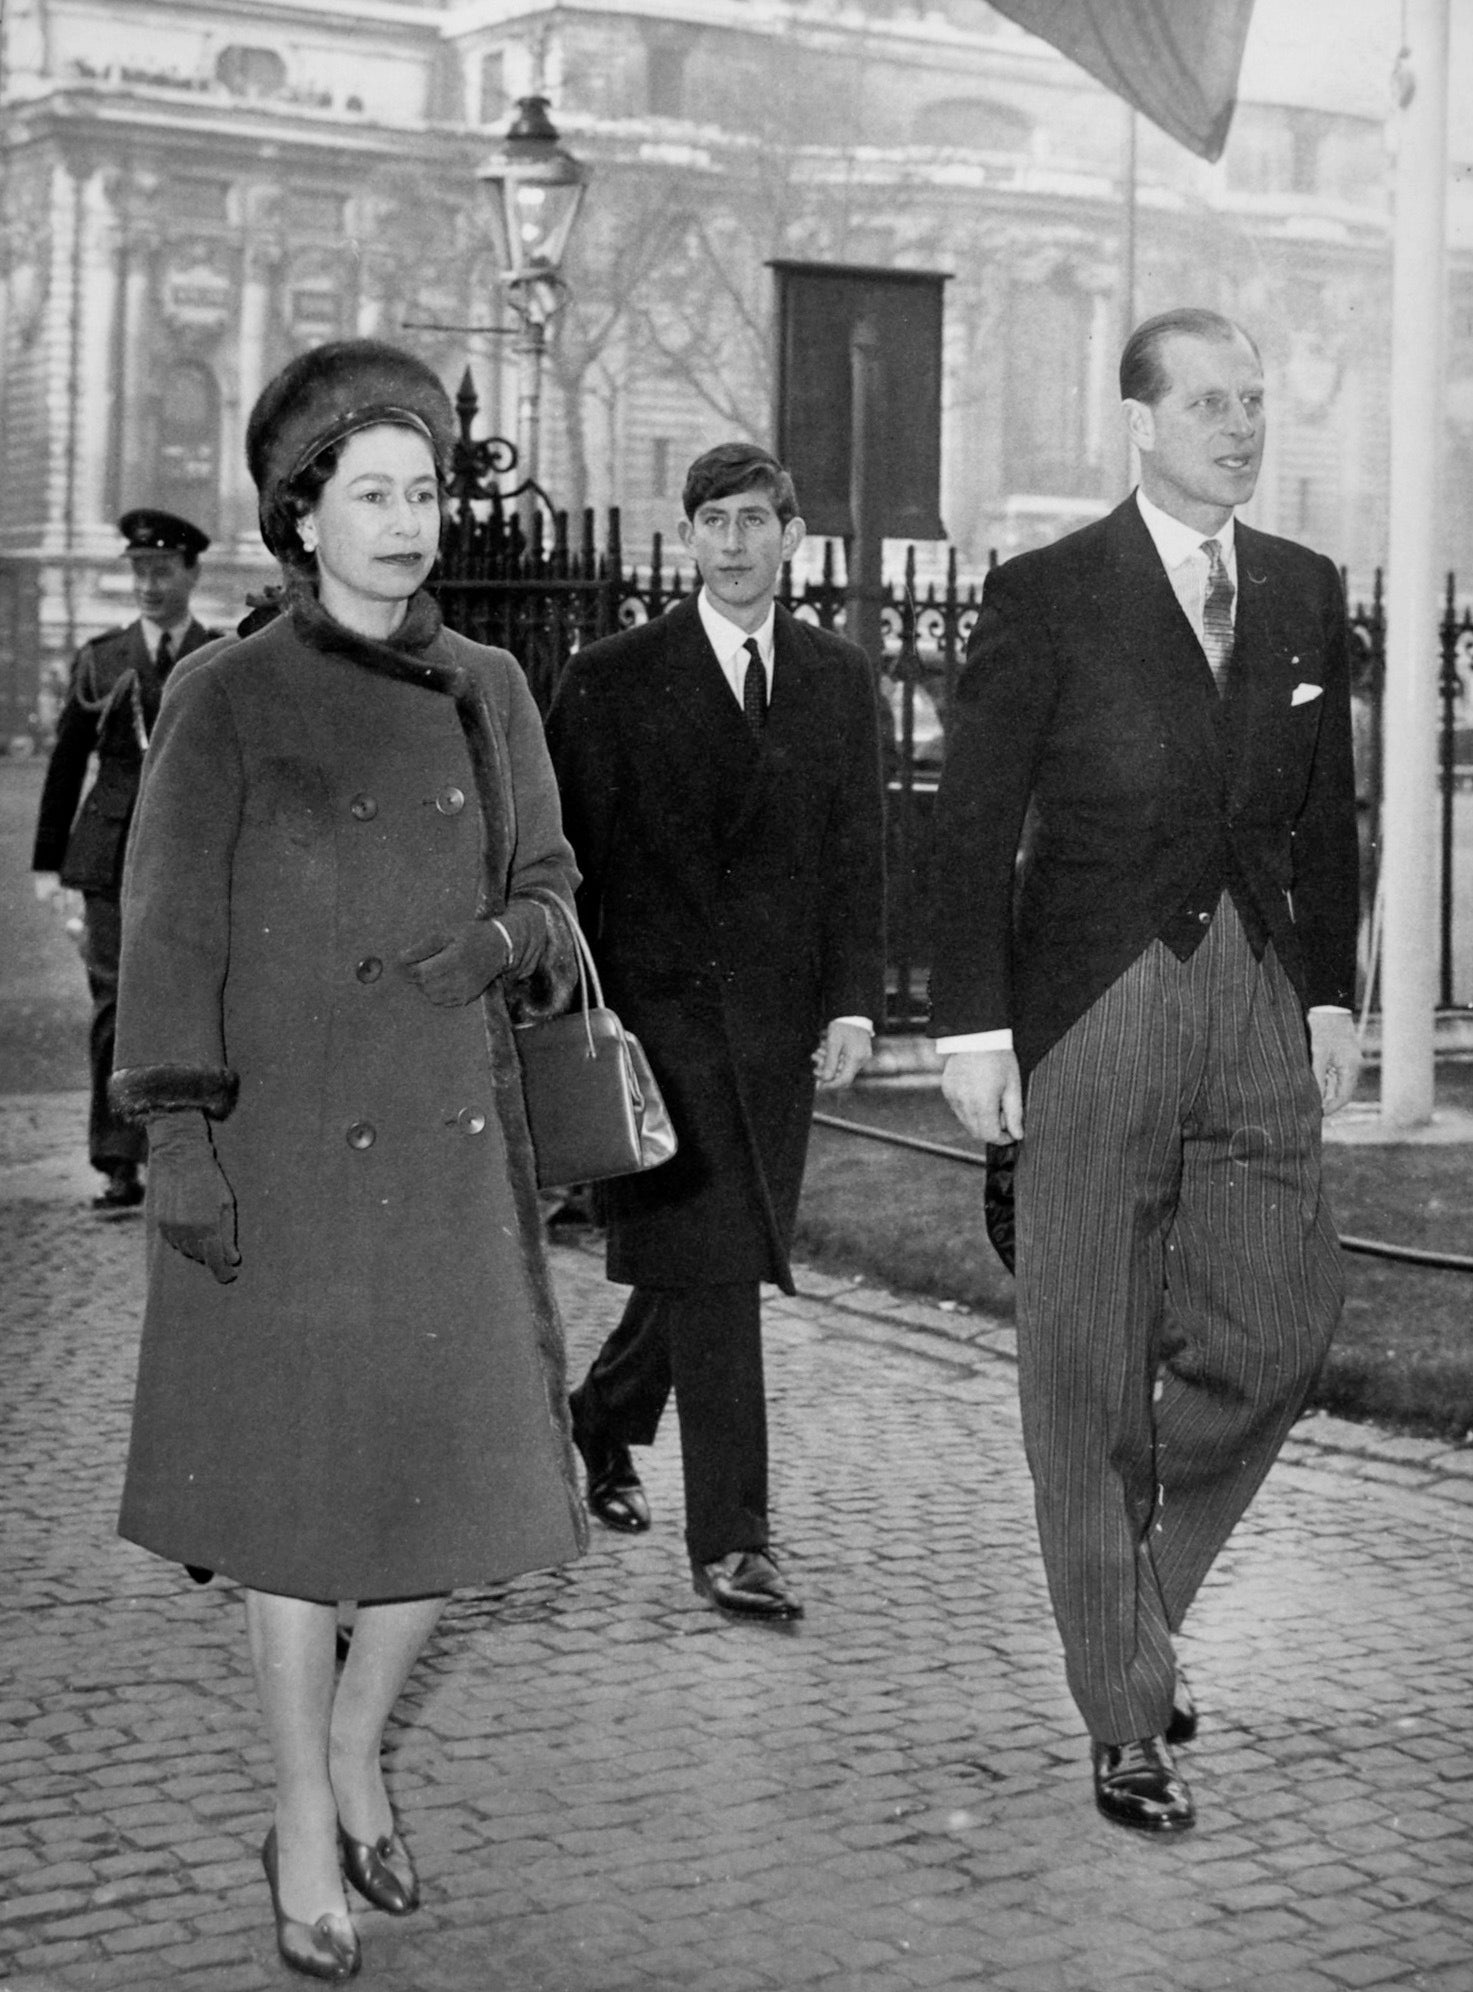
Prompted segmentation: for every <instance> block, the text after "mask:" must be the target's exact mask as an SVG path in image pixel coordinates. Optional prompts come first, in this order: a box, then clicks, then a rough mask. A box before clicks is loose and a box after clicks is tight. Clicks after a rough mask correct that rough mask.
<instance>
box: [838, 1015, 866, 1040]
mask: <svg viewBox="0 0 1473 1992" xmlns="http://www.w3.org/2000/svg"><path fill="white" fill-rule="evenodd" d="M831 1021H832V1022H833V1023H836V1024H853V1026H854V1028H855V1029H856V1030H860V1031H868V1032H869V1034H870V1036H871V1037H873V1036H874V1034H875V1027H874V1025H873V1024H872V1023H871V1022H870V1020H869V1018H868V1017H834V1018H833V1019H831Z"/></svg>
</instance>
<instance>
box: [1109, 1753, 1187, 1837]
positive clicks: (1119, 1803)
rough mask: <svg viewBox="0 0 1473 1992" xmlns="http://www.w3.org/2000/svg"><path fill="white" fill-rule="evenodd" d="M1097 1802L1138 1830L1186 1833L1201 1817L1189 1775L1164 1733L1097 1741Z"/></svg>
mask: <svg viewBox="0 0 1473 1992" xmlns="http://www.w3.org/2000/svg"><path fill="white" fill-rule="evenodd" d="M1093 1757H1094V1776H1095V1804H1096V1805H1097V1806H1098V1807H1099V1809H1100V1811H1101V1812H1103V1813H1104V1815H1105V1817H1106V1818H1107V1819H1108V1820H1110V1821H1111V1823H1112V1824H1114V1825H1116V1826H1129V1827H1130V1828H1131V1830H1132V1831H1133V1832H1136V1833H1185V1832H1186V1830H1187V1828H1188V1827H1189V1826H1195V1825H1196V1823H1197V1812H1196V1808H1195V1806H1194V1805H1193V1804H1192V1794H1191V1793H1190V1792H1189V1791H1188V1790H1187V1786H1186V1780H1185V1779H1184V1778H1183V1777H1182V1776H1181V1774H1180V1772H1179V1771H1178V1770H1177V1768H1176V1764H1175V1762H1174V1761H1173V1758H1172V1755H1171V1748H1170V1745H1169V1744H1168V1743H1167V1741H1166V1738H1165V1737H1164V1736H1143V1737H1141V1739H1140V1740H1139V1742H1136V1743H1096V1744H1095V1745H1094V1746H1093Z"/></svg>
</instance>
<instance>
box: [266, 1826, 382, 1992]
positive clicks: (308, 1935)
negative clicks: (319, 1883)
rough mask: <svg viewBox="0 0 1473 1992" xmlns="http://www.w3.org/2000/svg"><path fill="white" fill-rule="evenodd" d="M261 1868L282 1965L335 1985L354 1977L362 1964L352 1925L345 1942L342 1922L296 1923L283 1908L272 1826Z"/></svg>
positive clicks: (320, 1919)
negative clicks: (274, 1923)
mask: <svg viewBox="0 0 1473 1992" xmlns="http://www.w3.org/2000/svg"><path fill="white" fill-rule="evenodd" d="M261 1865H262V1867H263V1868H264V1869H265V1870H266V1886H267V1887H268V1888H269V1889H270V1890H271V1910H272V1914H273V1915H274V1916H275V1917H276V1948H277V1949H278V1950H279V1951H280V1952H281V1961H282V1963H283V1964H286V1965H289V1966H290V1967H291V1969H292V1970H293V1971H300V1972H301V1973H302V1974H303V1975H304V1977H307V1978H326V1979H328V1980H330V1981H331V1982H332V1983H333V1984H336V1985H341V1984H342V1983H343V1982H344V1981H345V1980H346V1979H349V1978H353V1977H356V1976H357V1973H358V1971H359V1970H360V1968H361V1967H362V1964H363V1951H362V1948H361V1946H360V1945H359V1942H358V1936H357V1933H356V1931H354V1930H353V1929H352V1927H351V1925H350V1926H349V1932H348V1936H347V1938H344V1936H343V1934H342V1926H341V1920H340V1919H339V1918H338V1917H336V1916H333V1915H331V1914H328V1915H326V1916H319V1917H318V1918H317V1921H316V1922H315V1923H299V1922H297V1920H296V1918H295V1917H292V1916H288V1915H287V1914H286V1912H285V1910H284V1909H283V1908H282V1906H281V1890H280V1887H279V1885H278V1880H277V1863H276V1828H275V1827H274V1826H273V1827H272V1828H271V1831H270V1832H269V1833H268V1834H267V1835H266V1843H265V1845H264V1846H263V1847H262V1849H261Z"/></svg>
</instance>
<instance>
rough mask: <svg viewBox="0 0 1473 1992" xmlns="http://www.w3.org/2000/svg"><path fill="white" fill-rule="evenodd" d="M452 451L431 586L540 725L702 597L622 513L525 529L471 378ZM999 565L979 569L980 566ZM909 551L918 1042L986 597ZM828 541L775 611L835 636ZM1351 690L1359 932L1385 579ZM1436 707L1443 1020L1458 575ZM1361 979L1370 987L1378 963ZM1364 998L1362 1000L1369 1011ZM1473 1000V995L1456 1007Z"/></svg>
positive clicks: (910, 999)
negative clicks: (961, 697) (948, 730)
mask: <svg viewBox="0 0 1473 1992" xmlns="http://www.w3.org/2000/svg"><path fill="white" fill-rule="evenodd" d="M456 406H457V410H458V413H459V418H460V425H461V437H460V442H459V445H458V447H457V451H456V459H455V465H454V471H453V475H452V480H451V494H450V495H451V501H452V502H451V516H450V520H449V522H448V524H447V527H446V533H445V540H444V544H443V548H442V553H441V562H440V569H439V578H438V580H437V582H436V584H435V585H436V587H437V590H438V594H439V598H440V603H441V607H442V609H443V611H444V614H445V618H446V621H447V622H448V623H450V624H451V626H452V627H454V628H456V629H459V630H462V631H463V632H464V633H465V634H466V635H468V636H471V637H474V638H475V639H476V640H477V641H479V642H483V643H495V644H500V645H502V646H503V647H504V648H506V649H508V650H511V651H512V652H513V653H514V654H515V655H516V657H517V658H518V659H519V660H520V662H521V664H522V666H523V669H524V670H525V671H526V673H527V677H528V680H529V682H530V684H531V687H532V691H533V695H534V696H535V698H536V700H537V703H538V705H539V707H540V708H541V710H542V711H543V712H544V713H545V712H546V711H547V709H548V708H549V706H550V705H551V703H552V699H553V696H554V694H555V693H556V690H557V683H558V679H559V677H560V675H561V673H562V669H563V666H564V665H565V663H566V662H567V660H568V658H569V657H570V656H571V655H572V654H573V652H574V651H575V650H577V649H579V648H580V647H581V646H582V645H584V644H586V643H590V642H592V641H593V640H594V639H595V638H597V637H600V636H605V635H608V634H610V633H611V632H612V631H614V630H618V629H626V628H630V627H632V626H633V625H635V624H637V623H640V622H643V621H645V620H647V619H648V618H649V617H652V616H658V615H661V614H663V613H664V611H665V610H666V609H667V608H669V607H670V606H671V604H672V603H674V602H676V601H679V600H680V599H681V598H682V597H683V596H684V595H686V594H688V593H689V592H690V590H691V589H692V588H693V587H694V585H695V575H694V572H693V570H690V569H688V568H683V567H681V566H680V565H679V564H678V562H677V563H676V564H674V565H669V564H667V560H666V552H665V546H664V542H663V540H662V537H661V535H660V534H658V533H656V534H655V535H654V537H653V540H652V544H651V550H650V558H649V562H648V564H647V565H645V566H643V567H640V566H637V565H634V564H626V562H625V557H624V550H623V542H622V535H621V529H620V516H619V512H618V510H617V509H614V510H611V511H610V512H609V513H608V515H607V520H606V524H605V530H604V535H603V541H602V544H601V545H600V544H599V540H598V535H597V528H596V521H595V516H594V513H593V512H592V510H589V511H586V512H584V514H583V517H582V521H581V524H580V525H579V527H578V528H577V530H576V532H575V530H574V527H573V525H572V523H571V522H570V520H569V517H568V514H567V513H566V512H557V511H554V510H553V509H552V507H551V505H550V503H549V502H548V501H547V498H546V494H545V493H542V492H541V491H540V490H538V489H537V488H536V487H530V488H531V489H533V491H534V492H535V495H536V497H537V498H538V499H539V501H540V502H539V503H538V504H537V505H536V508H535V510H534V511H533V512H532V514H531V516H530V521H529V523H528V524H524V523H523V517H522V508H521V507H519V506H518V504H517V502H516V501H517V500H518V498H519V497H521V495H522V494H524V493H525V492H526V491H527V490H528V489H529V487H528V486H527V485H526V484H525V483H523V484H516V483H514V482H513V481H512V480H514V478H515V473H516V467H517V466H516V452H515V450H514V449H513V448H512V447H511V445H510V444H508V443H505V442H503V441H501V440H500V439H499V438H492V439H490V440H489V441H487V440H482V439H477V438H475V437H473V435H472V429H473V426H474V422H475V418H476V414H477V400H476V394H475V388H474V385H473V383H472V382H471V378H470V375H469V373H467V375H466V377H465V379H464V381H463V382H462V384H461V389H460V394H459V397H458V399H457V403H456ZM994 561H995V555H994V556H992V557H990V559H989V565H991V564H993V562H994ZM917 568H918V562H917V555H916V549H915V548H914V547H911V548H909V549H908V550H907V553H906V557H905V562H904V567H903V570H902V573H901V576H900V578H899V580H898V581H897V582H894V583H886V584H885V585H884V586H883V587H882V589H881V591H880V613H881V631H882V641H883V654H882V656H881V657H880V658H878V659H876V660H875V662H876V664H877V666H878V672H879V680H880V689H881V692H882V694H883V698H884V704H885V709H886V710H887V711H888V713H889V716H890V740H889V742H888V745H887V753H886V771H885V772H886V791H887V802H888V810H887V826H886V842H887V860H888V869H889V911H888V949H887V952H888V957H889V968H888V982H889V999H888V1000H889V1011H888V1015H887V1018H886V1025H887V1028H889V1029H890V1030H908V1029H913V1028H916V1027H917V1026H918V1025H919V1024H920V1023H922V1022H923V1021H924V1018H925V1014H926V1010H925V1005H926V990H925V971H926V944H925V937H926V933H927V928H928V922H929V908H930V904H931V898H932V866H933V852H932V843H931V814H932V806H933V804H934V800H935V794H936V784H937V779H938V777H939V774H940V767H941V758H942V748H943V742H944V732H945V719H946V712H947V708H948V704H949V701H950V697H951V693H952V690H953V688H954V686H955V683H956V674H957V671H958V669H959V668H960V665H961V663H962V660H963V659H964V657H965V655H966V647H967V638H968V636H969V635H970V633H971V628H972V624H973V622H974V621H975V619H976V615H977V610H978V608H979V606H980V603H981V592H982V591H981V583H980V582H979V581H976V580H964V579H963V578H962V576H961V574H960V571H959V567H958V562H957V553H956V549H955V547H952V548H950V549H948V551H947V555H946V559H945V564H944V568H943V571H942V574H941V578H940V579H939V580H935V579H933V580H930V581H928V582H926V583H925V584H924V585H922V584H921V583H919V582H918V579H917ZM838 569H839V560H838V558H837V555H836V549H835V543H834V542H833V541H832V540H828V541H825V542H824V544H823V553H822V559H821V564H820V565H819V567H818V569H817V571H816V572H814V571H810V572H809V573H808V574H807V575H806V576H804V577H803V578H800V579H795V577H794V575H793V571H792V569H791V567H789V568H785V569H784V571H783V574H782V577H781V582H780V585H779V592H778V599H779V600H780V601H781V602H782V603H783V605H784V606H785V607H786V608H788V609H790V610H791V611H792V613H793V614H795V615H797V616H800V617H802V618H804V619H805V620H807V621H811V622H815V623H818V624H819V625H821V626H822V627H823V628H825V629H838V630H842V629H843V627H844V621H845V615H844V604H845V584H844V581H843V579H842V578H841V576H840V574H839V571H838ZM1350 627H1351V634H1352V641H1353V645H1354V648H1353V653H1352V674H1351V675H1352V693H1353V698H1354V705H1355V719H1356V763H1357V767H1356V780H1357V796H1358V801H1359V806H1360V809H1359V813H1360V826H1361V855H1362V888H1363V893H1364V903H1365V912H1366V915H1367V919H1366V923H1365V924H1366V927H1367V930H1368V929H1369V924H1370V922H1369V913H1370V908H1371V905H1372V903H1373V899H1374V893H1375V884H1376V872H1377V865H1378V858H1379V850H1380V820H1381V804H1382V751H1381V737H1382V736H1381V715H1382V708H1383V702H1384V697H1385V683H1386V614H1385V601H1384V595H1383V589H1382V577H1381V572H1380V570H1379V569H1378V570H1377V572H1376V575H1375V579H1374V585H1373V587H1372V591H1371V595H1370V598H1369V600H1368V601H1364V602H1357V603H1354V604H1353V605H1352V607H1351V612H1350ZM1438 646H1439V650H1438V655H1439V673H1440V676H1439V688H1440V697H1441V721H1440V767H1441V819H1440V839H1441V902H1440V935H1439V945H1440V958H1439V994H1440V1001H1441V1005H1442V1007H1443V1008H1444V1009H1453V1008H1457V1007H1459V1005H1458V999H1457V992H1456V989H1455V983H1456V958H1455V939H1456V922H1455V913H1456V904H1457V901H1456V887H1457V883H1458V881H1457V876H1456V872H1457V865H1456V838H1455V804H1456V797H1457V795H1458V793H1459V791H1460V790H1463V789H1469V788H1473V728H1469V727H1467V726H1465V725H1463V724H1462V721H1461V710H1462V706H1463V702H1464V699H1465V696H1466V694H1465V680H1466V678H1467V676H1468V673H1469V671H1470V668H1473V610H1470V609H1469V608H1463V609H1461V610H1460V609H1459V607H1458V601H1457V590H1456V584H1455V580H1454V577H1453V576H1452V575H1451V574H1449V575H1448V577H1447V593H1446V600H1445V604H1444V607H1443V611H1442V615H1441V619H1440V622H1439V626H1438ZM1367 972H1368V973H1370V974H1374V967H1373V965H1372V964H1369V963H1368V964H1367ZM1374 995H1375V992H1374V988H1373V989H1372V991H1371V996H1372V1001H1373V1003H1374ZM1468 995H1473V990H1470V991H1468V992H1465V998H1464V1000H1465V1001H1466V999H1467V996H1468Z"/></svg>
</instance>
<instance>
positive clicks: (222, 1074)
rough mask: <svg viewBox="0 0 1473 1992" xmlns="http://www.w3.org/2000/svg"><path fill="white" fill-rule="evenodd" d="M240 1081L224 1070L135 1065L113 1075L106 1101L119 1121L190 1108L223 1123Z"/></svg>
mask: <svg viewBox="0 0 1473 1992" xmlns="http://www.w3.org/2000/svg"><path fill="white" fill-rule="evenodd" d="M239 1091H240V1080H239V1079H238V1078H237V1077H236V1075H235V1073H233V1072H230V1071H228V1070H227V1069H226V1068H225V1067H224V1066H219V1065H216V1066H208V1065H135V1066H133V1067H131V1068H130V1069H129V1070H127V1071H123V1072H114V1074H113V1076H112V1078H111V1079H110V1080H109V1081H108V1087H107V1097H108V1102H109V1104H110V1105H111V1107H112V1110H113V1112H114V1113H115V1114H117V1116H118V1117H119V1119H120V1120H125V1121H134V1122H140V1121H146V1120H149V1119H150V1118H151V1117H152V1116H153V1115H154V1114H177V1113H186V1112H188V1111H189V1110H190V1109H191V1108H193V1109H195V1110H196V1111H198V1112H202V1113H206V1114H208V1115H209V1117H210V1119H211V1120H225V1119H226V1118H227V1117H228V1115H229V1114H230V1111H231V1109H232V1108H233V1107H234V1105H235V1099H236V1095H237V1094H238V1093H239Z"/></svg>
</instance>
